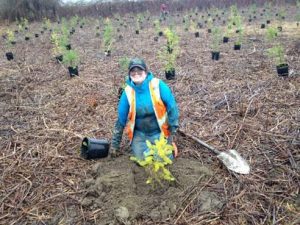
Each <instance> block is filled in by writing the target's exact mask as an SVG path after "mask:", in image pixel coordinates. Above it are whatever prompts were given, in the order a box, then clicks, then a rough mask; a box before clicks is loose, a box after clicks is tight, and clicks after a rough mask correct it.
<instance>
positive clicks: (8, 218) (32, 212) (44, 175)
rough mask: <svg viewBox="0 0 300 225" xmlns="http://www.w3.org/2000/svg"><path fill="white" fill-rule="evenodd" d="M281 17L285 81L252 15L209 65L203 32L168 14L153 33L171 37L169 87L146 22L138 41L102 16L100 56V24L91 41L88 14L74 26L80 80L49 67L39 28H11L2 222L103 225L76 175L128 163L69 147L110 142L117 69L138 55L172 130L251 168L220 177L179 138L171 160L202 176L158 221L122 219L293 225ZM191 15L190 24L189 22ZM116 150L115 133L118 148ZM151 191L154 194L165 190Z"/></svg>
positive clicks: (296, 104)
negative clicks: (171, 113)
mask: <svg viewBox="0 0 300 225" xmlns="http://www.w3.org/2000/svg"><path fill="white" fill-rule="evenodd" d="M289 10H290V11H289ZM287 11H288V12H290V13H288V14H287V16H286V19H285V20H284V22H283V31H282V32H280V34H279V36H278V40H279V41H280V42H281V43H283V45H284V48H285V58H286V60H287V62H288V64H289V71H290V72H289V76H287V77H279V76H278V75H277V73H276V66H275V64H274V61H272V59H271V58H269V57H268V56H267V53H266V49H267V48H270V46H271V45H272V43H268V42H267V41H266V39H265V32H266V30H265V29H260V24H261V21H262V20H261V19H260V17H259V16H258V17H259V18H257V19H256V20H254V21H252V22H251V23H249V22H247V21H246V22H245V23H244V26H245V36H244V38H243V42H242V48H241V50H239V51H234V50H233V42H234V40H235V37H232V38H230V40H229V42H228V43H221V45H220V54H221V55H220V60H218V61H214V60H212V59H211V42H212V34H209V33H207V28H206V27H205V26H204V27H203V28H201V29H200V28H199V29H198V28H197V29H198V30H199V31H200V37H199V38H196V37H195V36H194V33H193V32H192V31H185V30H184V24H183V23H182V18H183V15H184V14H183V13H178V15H177V13H176V14H174V15H169V17H168V18H167V20H166V21H162V22H161V27H162V28H165V27H166V26H167V25H168V24H170V23H171V22H173V23H174V29H175V31H176V33H177V34H178V36H179V38H180V42H179V47H180V53H179V56H178V57H177V65H176V79H175V80H166V79H165V74H164V68H163V62H162V60H160V59H158V51H159V50H160V49H162V47H163V46H165V45H166V39H165V37H164V36H162V37H159V38H158V41H154V37H155V36H156V31H155V30H154V27H153V21H154V17H150V18H149V20H147V19H146V20H145V21H144V22H143V25H142V26H143V29H141V30H140V33H139V34H136V33H135V30H136V21H135V18H133V17H131V16H128V15H127V16H125V17H122V20H124V21H126V24H127V27H124V26H120V25H119V22H117V21H116V20H113V19H112V22H113V25H114V28H115V34H114V37H115V41H114V42H113V45H112V49H111V51H112V53H111V56H106V55H105V54H104V49H103V45H102V44H103V42H102V34H103V33H102V30H103V27H102V26H101V25H102V24H100V37H96V32H97V29H96V26H98V25H99V21H96V20H95V19H89V20H87V21H86V24H85V25H84V26H83V28H80V27H79V26H78V25H77V26H76V28H75V33H74V34H73V35H71V36H70V43H71V46H72V49H75V50H77V51H78V53H79V56H80V64H79V76H76V77H72V78H71V77H70V76H69V74H68V70H67V69H66V67H65V66H64V65H63V64H61V63H58V62H57V61H56V60H55V55H53V44H52V43H51V41H50V36H51V34H50V32H49V30H47V31H45V32H44V34H41V33H40V31H41V30H42V25H41V23H32V24H30V25H29V31H30V32H31V34H32V37H31V38H30V40H29V41H25V40H24V34H23V33H18V34H16V44H15V45H13V46H10V47H7V46H6V45H5V39H3V38H2V37H1V42H0V43H1V45H0V48H1V49H0V55H1V58H0V115H1V117H0V149H1V154H0V172H1V173H0V175H1V176H0V224H5V225H7V224H104V222H103V221H104V220H103V219H102V218H104V217H105V216H106V214H107V213H108V211H109V212H110V213H111V214H113V213H112V212H113V211H114V207H115V205H112V206H111V208H105V209H103V208H101V206H99V205H97V207H96V206H95V205H93V204H83V199H84V197H86V194H87V193H88V192H89V191H88V190H87V189H86V186H88V185H86V180H88V179H89V178H91V177H92V174H93V171H95V165H96V166H97V168H98V167H100V168H102V167H101V165H102V166H103V165H105V166H107V167H108V168H105V169H106V170H104V171H105V172H106V173H107V174H110V173H111V171H112V170H114V169H115V171H117V172H118V171H119V172H120V171H122V169H124V167H123V166H126V165H127V164H128V161H129V159H128V157H127V156H122V158H121V159H117V161H116V163H114V162H113V161H109V162H107V161H108V159H101V160H97V162H96V161H88V160H84V159H82V158H81V157H80V155H79V151H80V145H81V140H82V138H83V137H86V136H87V137H95V138H105V139H110V138H111V135H112V129H113V126H114V122H115V119H116V116H117V111H116V110H117V104H118V89H119V87H121V86H122V84H123V82H124V78H125V75H126V74H124V73H123V72H121V69H120V66H119V60H120V59H122V58H123V57H129V58H131V57H141V58H143V59H145V61H146V63H147V65H148V67H149V69H150V70H151V71H152V72H153V73H154V75H155V76H157V77H158V78H161V79H163V80H165V81H166V82H167V83H168V84H169V86H170V87H171V88H172V90H173V93H174V95H175V96H176V100H177V102H178V105H179V110H180V128H181V129H182V130H184V131H185V132H187V133H190V134H193V135H195V136H197V137H199V138H201V139H203V140H205V141H206V142H208V143H209V144H211V145H213V146H215V147H216V148H217V149H220V150H222V151H225V150H227V149H231V148H234V149H237V150H238V152H239V153H240V154H241V155H242V156H243V157H244V158H245V159H246V160H247V161H248V163H249V164H250V166H251V172H250V174H249V175H238V174H236V173H233V172H230V171H228V170H227V169H226V168H225V167H224V166H223V165H222V163H221V162H220V161H218V160H217V158H216V157H215V155H213V154H212V153H211V152H210V151H208V150H206V149H205V148H202V147H201V146H199V145H197V144H196V143H194V142H192V141H191V140H189V139H187V138H186V137H184V136H182V135H180V134H177V137H176V141H177V145H178V148H179V151H180V158H186V159H188V160H193V161H198V162H199V164H200V165H201V166H203V167H205V168H207V169H208V171H209V173H210V176H208V177H206V178H205V179H203V180H202V179H200V178H199V177H197V176H196V177H194V180H190V181H191V184H184V187H185V188H183V189H182V190H181V191H182V192H181V193H180V194H178V195H180V201H181V202H179V203H180V204H176V210H174V211H173V212H172V211H171V210H170V213H169V214H167V215H166V216H164V217H163V216H161V217H154V216H149V217H147V216H145V215H144V214H143V216H138V215H139V212H138V211H137V213H136V214H135V217H133V216H132V218H131V217H130V218H129V219H128V221H125V222H124V221H123V224H187V225H190V224H214V225H215V224H239V225H240V224H274V225H275V224H286V225H288V224H289V225H290V224H295V225H296V224H299V223H300V220H299V218H300V216H299V215H300V193H299V184H300V182H299V181H300V180H299V178H300V177H299V174H300V168H299V162H300V130H299V129H300V63H299V62H300V27H297V25H296V22H295V21H294V19H293V18H294V17H293V16H294V14H295V11H294V8H292V7H290V8H287ZM201 13H202V12H199V15H197V16H196V15H195V14H193V15H192V18H194V19H195V20H198V18H201V17H200V15H202V14H203V13H202V14H201ZM224 17H225V18H226V16H224ZM225 18H224V20H225ZM274 18H275V17H274ZM199 20H201V21H204V20H205V19H199ZM222 20H223V19H220V20H217V22H216V23H219V24H222ZM274 23H276V22H275V20H272V22H271V24H270V25H272V24H274ZM203 24H204V23H203ZM54 26H60V25H59V24H56V23H53V24H52V27H53V29H54ZM7 28H10V29H11V30H14V29H16V25H15V24H11V25H10V26H9V27H6V26H4V25H3V26H2V27H0V29H1V31H2V34H4V32H5V30H6V29H7ZM117 28H119V32H118V31H116V29H117ZM35 33H39V34H40V35H39V37H38V38H35V37H34V34H35ZM7 51H11V52H13V53H14V57H15V58H14V60H11V61H7V60H6V58H5V53H6V52H7ZM124 136H125V135H124ZM126 144H127V141H126V140H124V138H123V145H122V147H123V148H122V150H123V151H124V152H126V151H127V150H128V147H127V145H126ZM127 160H128V161H127ZM178 160H179V159H178ZM120 163H121V164H122V163H123V164H122V165H121V164H120ZM175 164H176V161H175ZM130 166H131V165H128V167H126V169H128V168H130ZM103 167H104V166H103ZM97 168H96V170H97ZM175 173H176V171H175ZM187 173H188V172H187ZM207 173H208V172H207ZM101 175H102V174H101V173H100V175H99V176H101ZM192 175H194V174H193V173H192ZM114 181H115V182H117V180H114ZM139 181H140V182H141V183H142V182H143V181H142V179H139ZM119 182H122V181H121V179H120V181H119ZM118 185H123V183H114V184H113V185H110V186H109V188H110V189H109V190H106V196H105V197H103V205H105V204H104V203H105V202H106V201H109V198H112V196H113V193H114V192H113V191H111V190H113V189H114V188H115V187H117V186H118ZM138 185H139V184H138V183H137V186H138ZM203 192H209V193H214V195H216V196H218V199H219V201H220V202H221V203H222V206H221V207H218V208H211V210H206V211H205V210H200V208H201V207H200V206H203V205H201V204H202V202H201V201H202V200H203V199H202V198H201V193H203ZM110 194H111V195H110ZM159 195H161V198H164V192H163V193H159ZM151 196H152V197H153V196H154V197H155V193H154V194H153V193H152V194H151ZM122 197H124V196H119V198H120V199H117V201H116V202H117V203H116V204H118V201H119V203H120V204H121V202H122V201H121V200H122V199H121V198H122ZM154 197H153V198H154ZM156 197H157V196H156ZM158 197H160V196H158ZM158 200H160V198H158ZM100 205H101V204H100ZM137 205H138V203H137ZM105 206H107V204H106V205H105ZM125 207H126V206H125ZM132 207H134V206H132ZM201 209H203V208H201ZM129 213H130V212H129ZM113 216H114V215H112V218H113ZM109 219H111V218H109ZM101 221H102V222H101ZM112 221H114V222H111V224H118V223H119V224H122V222H120V221H119V222H117V221H116V220H115V219H114V218H113V219H112Z"/></svg>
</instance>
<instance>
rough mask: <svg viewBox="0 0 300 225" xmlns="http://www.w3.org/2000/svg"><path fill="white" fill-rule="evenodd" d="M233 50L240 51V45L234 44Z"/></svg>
mask: <svg viewBox="0 0 300 225" xmlns="http://www.w3.org/2000/svg"><path fill="white" fill-rule="evenodd" d="M233 49H234V50H241V45H237V44H235V45H234V47H233Z"/></svg>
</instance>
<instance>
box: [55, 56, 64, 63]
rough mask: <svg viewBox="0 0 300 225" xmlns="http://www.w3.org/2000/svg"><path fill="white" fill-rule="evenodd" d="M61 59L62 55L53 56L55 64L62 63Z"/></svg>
mask: <svg viewBox="0 0 300 225" xmlns="http://www.w3.org/2000/svg"><path fill="white" fill-rule="evenodd" d="M63 58H64V56H63V55H58V56H55V59H56V60H57V62H62V61H63Z"/></svg>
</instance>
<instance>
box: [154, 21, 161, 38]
mask: <svg viewBox="0 0 300 225" xmlns="http://www.w3.org/2000/svg"><path fill="white" fill-rule="evenodd" d="M154 29H155V33H156V34H157V35H158V36H162V35H163V32H162V31H161V27H160V22H159V20H154Z"/></svg>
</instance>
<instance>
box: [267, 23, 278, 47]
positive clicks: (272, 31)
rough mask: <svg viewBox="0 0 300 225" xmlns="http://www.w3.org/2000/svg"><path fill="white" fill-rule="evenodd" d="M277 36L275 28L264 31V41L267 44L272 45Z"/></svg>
mask: <svg viewBox="0 0 300 225" xmlns="http://www.w3.org/2000/svg"><path fill="white" fill-rule="evenodd" d="M277 36H278V30H277V28H275V27H272V26H270V27H268V29H267V30H266V39H267V41H268V42H269V43H272V42H273V41H274V40H275V38H277Z"/></svg>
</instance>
